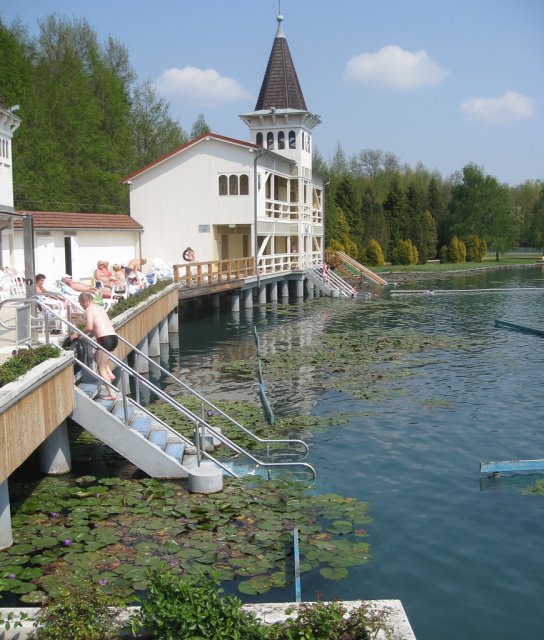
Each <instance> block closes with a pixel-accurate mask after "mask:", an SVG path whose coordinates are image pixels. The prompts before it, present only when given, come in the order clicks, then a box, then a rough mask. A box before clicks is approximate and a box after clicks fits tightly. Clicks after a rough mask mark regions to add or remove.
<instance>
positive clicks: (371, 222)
mask: <svg viewBox="0 0 544 640" xmlns="http://www.w3.org/2000/svg"><path fill="white" fill-rule="evenodd" d="M314 170H318V171H320V172H321V173H323V174H325V175H326V176H328V177H329V179H330V184H329V185H328V187H327V193H326V218H325V220H326V230H325V232H326V242H327V246H328V247H329V248H331V249H343V250H345V251H346V252H347V253H349V254H350V255H352V256H353V257H359V258H364V256H365V252H366V251H368V250H369V245H370V243H371V241H376V242H377V243H378V244H379V246H380V248H381V249H382V251H383V255H384V257H385V259H386V260H392V259H393V260H395V259H396V257H397V256H398V254H399V253H403V252H404V253H406V252H407V247H409V245H410V244H411V245H413V246H414V247H415V248H416V249H417V252H413V255H417V259H418V260H419V262H425V261H426V260H429V259H435V258H441V259H443V260H444V259H446V260H447V259H448V255H449V256H450V257H451V256H452V255H455V254H456V253H457V250H456V249H455V247H456V246H457V240H459V241H461V242H462V243H465V244H467V245H468V250H469V251H468V255H469V257H471V256H474V255H478V253H479V250H471V248H473V247H474V243H476V244H478V243H480V247H482V246H487V248H489V249H491V250H493V251H495V252H503V251H504V250H505V249H507V248H511V247H517V246H526V247H544V183H543V182H542V181H541V180H536V181H533V180H527V181H526V182H524V183H523V184H521V185H518V186H514V187H511V186H508V185H504V184H501V183H499V181H498V180H497V179H496V178H494V177H493V176H489V175H486V174H485V172H484V170H483V169H482V168H481V167H479V166H477V165H475V164H472V163H471V164H468V165H466V166H465V167H464V168H463V170H462V171H461V172H459V173H455V174H453V175H452V176H449V177H447V178H443V177H442V176H441V175H440V174H439V173H437V172H432V171H429V170H427V169H425V167H424V166H423V165H422V164H418V165H417V167H416V168H415V169H413V168H411V167H409V166H407V165H402V166H401V164H400V161H399V159H398V158H397V157H396V156H395V155H394V154H392V153H384V152H383V151H380V150H375V149H364V150H363V151H361V152H360V153H358V154H355V155H353V156H351V157H350V158H347V157H346V155H345V153H344V151H343V149H342V147H341V145H338V148H337V151H336V153H335V155H334V157H333V158H332V160H331V161H330V162H329V163H327V162H325V161H324V160H323V158H322V157H321V155H320V153H319V152H316V153H315V155H314ZM406 241H410V242H409V243H407V244H406ZM452 241H453V245H454V246H453V249H452ZM446 247H447V249H448V250H446ZM370 250H371V252H372V253H374V252H375V243H372V245H371V246H370ZM451 261H455V260H451Z"/></svg>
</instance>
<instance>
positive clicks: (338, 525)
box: [327, 520, 353, 534]
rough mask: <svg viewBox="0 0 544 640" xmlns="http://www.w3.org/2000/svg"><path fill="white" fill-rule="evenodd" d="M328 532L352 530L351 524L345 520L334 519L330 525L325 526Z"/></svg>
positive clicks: (349, 531) (341, 532)
mask: <svg viewBox="0 0 544 640" xmlns="http://www.w3.org/2000/svg"><path fill="white" fill-rule="evenodd" d="M327 531H329V532H330V533H336V534H345V533H351V532H352V531H353V524H352V523H351V522H348V521H347V520H335V521H334V522H333V523H332V525H331V526H330V527H328V528H327Z"/></svg>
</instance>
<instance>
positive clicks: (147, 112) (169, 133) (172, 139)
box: [132, 80, 187, 167]
mask: <svg viewBox="0 0 544 640" xmlns="http://www.w3.org/2000/svg"><path fill="white" fill-rule="evenodd" d="M168 108H169V106H168V103H167V102H166V101H165V100H163V99H162V98H159V97H158V95H157V92H156V91H155V88H154V86H153V84H152V83H151V81H149V80H146V81H145V82H143V83H141V84H139V85H138V86H136V87H135V89H134V93H133V97H132V122H133V131H134V138H135V145H136V162H137V166H140V167H141V166H145V165H146V164H149V163H150V162H152V161H153V160H156V159H157V158H160V157H161V156H163V155H165V154H166V153H168V152H170V151H173V150H174V149H176V148H177V147H179V146H181V145H182V144H184V143H185V142H187V136H186V134H185V132H184V131H183V129H182V128H181V127H180V126H179V124H178V123H176V122H174V121H173V120H172V118H171V117H170V115H169V113H168Z"/></svg>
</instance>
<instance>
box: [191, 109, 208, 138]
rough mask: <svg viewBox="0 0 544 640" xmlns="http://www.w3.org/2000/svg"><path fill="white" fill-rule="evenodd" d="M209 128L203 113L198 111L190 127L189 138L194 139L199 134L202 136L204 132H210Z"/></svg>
mask: <svg viewBox="0 0 544 640" xmlns="http://www.w3.org/2000/svg"><path fill="white" fill-rule="evenodd" d="M210 131H211V129H210V127H209V126H208V123H207V122H206V120H205V119H204V114H203V113H199V114H198V118H197V119H196V120H195V121H194V122H193V126H192V127H191V135H190V139H191V140H194V139H195V138H198V137H199V136H203V135H204V134H205V133H210Z"/></svg>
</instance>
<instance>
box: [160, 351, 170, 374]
mask: <svg viewBox="0 0 544 640" xmlns="http://www.w3.org/2000/svg"><path fill="white" fill-rule="evenodd" d="M169 358H170V345H169V344H161V359H160V363H161V367H162V368H163V369H167V370H168V371H170V362H169Z"/></svg>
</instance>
